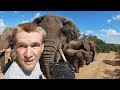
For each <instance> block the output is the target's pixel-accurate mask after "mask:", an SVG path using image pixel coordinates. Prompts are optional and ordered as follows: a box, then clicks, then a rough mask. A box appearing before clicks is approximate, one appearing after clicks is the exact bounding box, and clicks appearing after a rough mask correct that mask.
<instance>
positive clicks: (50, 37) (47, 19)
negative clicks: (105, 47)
mask: <svg viewBox="0 0 120 90" xmlns="http://www.w3.org/2000/svg"><path fill="white" fill-rule="evenodd" d="M32 22H33V23H37V24H38V26H41V27H42V28H44V29H45V30H46V33H47V35H46V38H45V46H44V51H43V55H42V59H41V60H40V64H41V68H42V71H43V73H44V75H45V76H46V77H47V78H48V79H50V78H51V76H50V72H49V64H50V63H54V62H59V60H60V59H61V55H60V52H59V49H63V45H64V44H67V43H68V42H69V41H71V40H77V39H78V38H79V36H80V31H79V29H78V28H77V26H76V25H75V24H74V22H73V21H71V20H69V19H67V18H65V17H62V16H58V15H52V14H47V15H44V16H40V17H37V18H35V19H34V20H33V21H32Z"/></svg>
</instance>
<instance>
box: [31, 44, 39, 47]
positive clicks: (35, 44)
mask: <svg viewBox="0 0 120 90" xmlns="http://www.w3.org/2000/svg"><path fill="white" fill-rule="evenodd" d="M39 46H40V45H36V44H35V45H33V46H32V47H39Z"/></svg>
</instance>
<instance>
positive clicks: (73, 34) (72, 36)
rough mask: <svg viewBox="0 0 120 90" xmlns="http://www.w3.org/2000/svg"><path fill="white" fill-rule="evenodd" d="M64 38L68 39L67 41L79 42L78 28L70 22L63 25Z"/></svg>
mask: <svg viewBox="0 0 120 90" xmlns="http://www.w3.org/2000/svg"><path fill="white" fill-rule="evenodd" d="M61 32H62V34H63V36H65V37H67V41H68V42H69V41H71V40H77V39H79V36H80V31H79V29H78V28H77V26H76V25H75V24H74V23H73V22H72V21H70V20H68V21H67V22H65V23H63V28H62V30H61Z"/></svg>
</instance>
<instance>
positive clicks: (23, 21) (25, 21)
mask: <svg viewBox="0 0 120 90" xmlns="http://www.w3.org/2000/svg"><path fill="white" fill-rule="evenodd" d="M26 22H29V21H28V20H26V21H22V22H21V23H26Z"/></svg>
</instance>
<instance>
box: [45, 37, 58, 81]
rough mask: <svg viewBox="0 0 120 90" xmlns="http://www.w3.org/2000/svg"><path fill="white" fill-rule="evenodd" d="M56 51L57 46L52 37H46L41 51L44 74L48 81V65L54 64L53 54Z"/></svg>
mask: <svg viewBox="0 0 120 90" xmlns="http://www.w3.org/2000/svg"><path fill="white" fill-rule="evenodd" d="M56 51H57V46H56V44H55V41H54V39H53V38H52V37H50V38H49V37H48V36H46V39H45V46H44V51H43V59H44V61H43V62H44V74H45V75H46V77H47V78H48V79H50V78H51V77H50V71H49V64H50V63H53V62H54V57H55V53H56Z"/></svg>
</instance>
